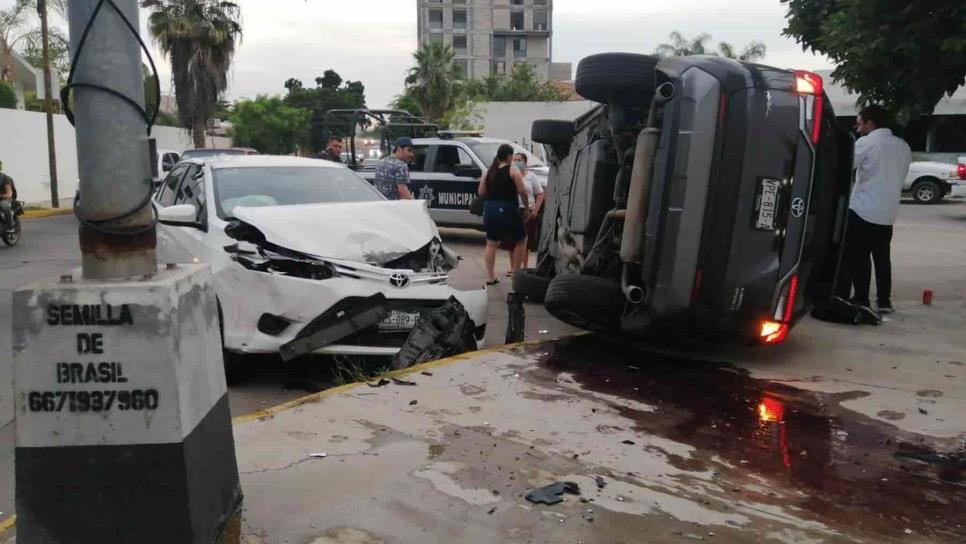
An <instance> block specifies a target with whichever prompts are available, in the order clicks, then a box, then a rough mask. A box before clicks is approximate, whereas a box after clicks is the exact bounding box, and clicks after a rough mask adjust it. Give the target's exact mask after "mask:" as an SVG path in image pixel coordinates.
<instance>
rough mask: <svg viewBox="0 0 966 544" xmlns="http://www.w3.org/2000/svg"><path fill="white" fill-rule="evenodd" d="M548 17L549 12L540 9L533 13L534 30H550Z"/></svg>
mask: <svg viewBox="0 0 966 544" xmlns="http://www.w3.org/2000/svg"><path fill="white" fill-rule="evenodd" d="M548 22H549V20H548V17H547V10H544V9H538V10H534V12H533V29H534V30H549V27H550V25H549V24H548Z"/></svg>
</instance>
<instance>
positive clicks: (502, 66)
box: [490, 60, 506, 76]
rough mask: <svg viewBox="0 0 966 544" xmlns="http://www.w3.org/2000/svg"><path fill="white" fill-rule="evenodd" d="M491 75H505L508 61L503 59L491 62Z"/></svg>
mask: <svg viewBox="0 0 966 544" xmlns="http://www.w3.org/2000/svg"><path fill="white" fill-rule="evenodd" d="M490 75H492V76H505V75H506V63H505V62H503V61H502V60H495V61H493V62H491V63H490Z"/></svg>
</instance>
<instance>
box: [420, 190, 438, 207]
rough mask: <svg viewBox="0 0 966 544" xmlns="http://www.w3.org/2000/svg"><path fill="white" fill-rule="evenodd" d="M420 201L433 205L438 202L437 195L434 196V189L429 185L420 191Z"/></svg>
mask: <svg viewBox="0 0 966 544" xmlns="http://www.w3.org/2000/svg"><path fill="white" fill-rule="evenodd" d="M419 199H420V200H425V201H427V202H429V203H430V205H432V203H433V201H434V200H436V195H435V194H434V191H433V188H432V187H430V186H429V185H424V186H422V187H421V188H420V189H419Z"/></svg>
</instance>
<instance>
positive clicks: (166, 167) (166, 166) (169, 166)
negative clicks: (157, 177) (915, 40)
mask: <svg viewBox="0 0 966 544" xmlns="http://www.w3.org/2000/svg"><path fill="white" fill-rule="evenodd" d="M172 168H174V164H162V165H161V171H162V172H165V173H167V172H170V171H171V169H172Z"/></svg>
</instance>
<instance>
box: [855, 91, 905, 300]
mask: <svg viewBox="0 0 966 544" xmlns="http://www.w3.org/2000/svg"><path fill="white" fill-rule="evenodd" d="M887 124H888V115H887V113H886V110H885V109H884V108H882V107H881V106H877V105H873V106H869V107H867V108H865V109H863V110H862V111H860V112H859V115H858V117H857V118H856V126H855V128H856V129H857V130H858V132H859V134H860V135H861V136H862V137H861V138H859V139H858V141H856V143H855V163H854V165H855V168H856V181H855V188H854V189H853V190H852V199H851V202H850V204H849V225H848V231H847V234H846V236H847V238H846V247H845V262H844V263H843V265H844V266H843V270H844V271H845V272H846V274H845V276H847V277H843V278H841V279H840V281H839V285H838V290H839V293H838V295H839V296H840V297H842V298H845V299H847V298H849V291H850V288H854V289H855V296H854V297H853V299H852V300H853V302H855V303H856V304H858V305H860V306H864V307H866V308H869V307H871V301H870V297H869V291H870V287H869V284H870V282H871V280H872V266H871V261H874V262H875V283H876V298H877V300H878V310H879V313H883V314H885V313H891V312H892V311H893V307H892V261H891V257H890V249H891V245H892V226H893V225H894V224H895V222H896V218H897V217H898V216H899V200H900V197H901V195H902V183H903V181H904V180H905V178H906V174H908V172H909V164H910V163H911V162H912V153H911V152H910V150H909V145H908V144H906V142H904V141H902V139H900V138H897V137H896V136H894V135H893V134H892V131H891V130H889V129H888V128H885V127H886V125H887ZM870 259H871V261H870ZM843 280H844V281H843ZM849 280H850V281H849Z"/></svg>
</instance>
